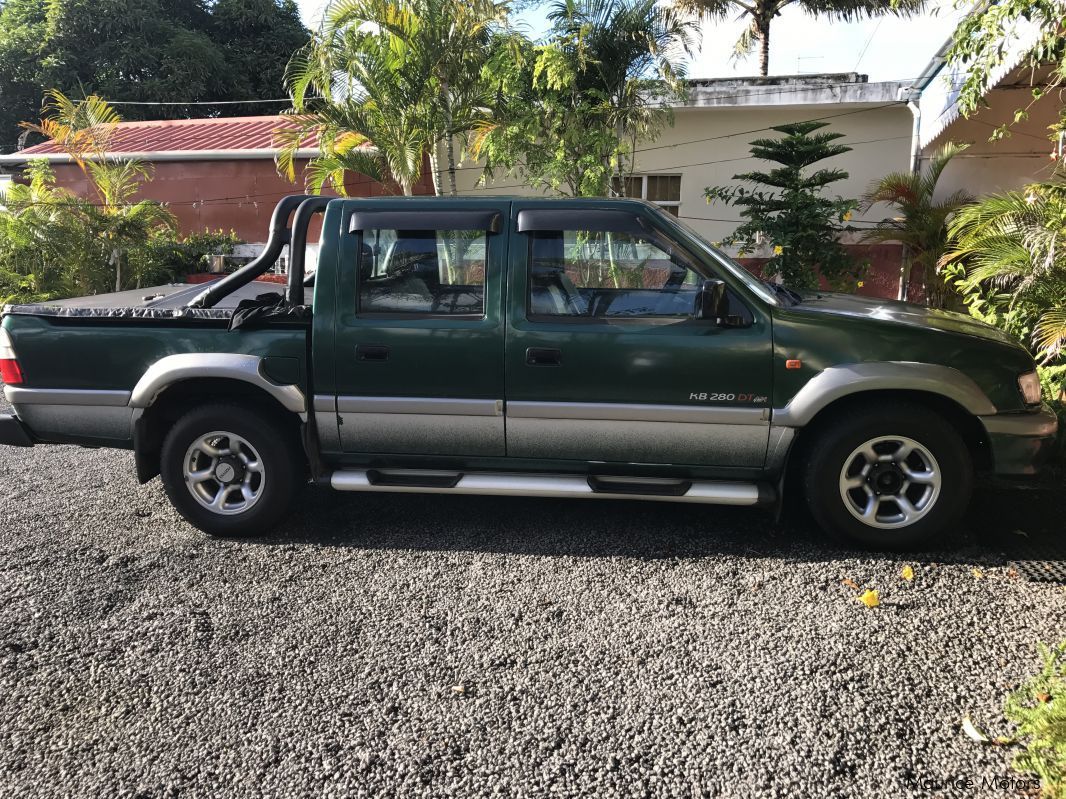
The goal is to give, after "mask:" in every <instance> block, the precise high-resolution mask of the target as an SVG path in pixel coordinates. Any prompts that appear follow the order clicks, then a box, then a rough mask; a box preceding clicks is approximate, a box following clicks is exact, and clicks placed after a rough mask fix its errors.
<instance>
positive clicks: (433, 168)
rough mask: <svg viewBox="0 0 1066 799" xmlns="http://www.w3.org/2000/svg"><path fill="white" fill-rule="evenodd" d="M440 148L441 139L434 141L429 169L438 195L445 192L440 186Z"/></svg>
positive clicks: (434, 190) (430, 149) (430, 150)
mask: <svg viewBox="0 0 1066 799" xmlns="http://www.w3.org/2000/svg"><path fill="white" fill-rule="evenodd" d="M439 149H440V142H439V141H435V142H433V144H432V146H431V147H430V148H429V171H430V174H431V176H432V178H433V193H434V194H435V195H436V196H438V197H440V196H441V194H443V192H442V191H441V188H440V168H439V165H440V156H439V155H438V153H437V150H439Z"/></svg>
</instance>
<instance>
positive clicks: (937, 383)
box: [0, 196, 1057, 548]
mask: <svg viewBox="0 0 1066 799" xmlns="http://www.w3.org/2000/svg"><path fill="white" fill-rule="evenodd" d="M319 214H321V215H322V217H321V231H322V232H321V236H320V242H319V253H318V262H317V268H316V269H315V270H313V273H312V272H311V270H307V269H305V263H304V261H305V248H306V243H307V231H308V227H309V224H310V223H311V222H312V220H314V221H315V222H316V223H317V222H318V221H319V220H318V217H317V215H319ZM286 245H288V246H289V248H290V250H289V251H290V252H291V257H290V264H289V270H288V284H287V285H284V286H281V285H278V286H277V287H276V291H275V293H270V292H265V291H263V286H264V285H267V284H264V283H262V282H260V283H254V282H253V281H254V279H255V278H256V277H258V276H260V275H262V274H263V273H264V272H265V271H266V270H267V269H269V268H271V267H272V266H274V265H275V263H276V262H277V260H278V258H279V256H280V255H281V254H282V252H283V248H284V247H285V246H286ZM142 293H143V292H142ZM0 367H2V370H3V371H2V377H3V382H4V384H5V385H4V393H5V396H6V399H7V401H8V402H9V403H10V404H11V406H12V407H13V409H14V415H5V416H0V443H3V444H8V445H15V446H34V445H39V444H78V445H82V446H87V447H113V448H122V449H128V450H132V452H133V456H134V463H135V466H136V473H137V477H138V478H139V479H140V480H141V481H142V482H147V481H149V480H152V479H154V478H155V477H156V476H161V478H162V482H163V486H164V488H165V490H166V493H167V495H168V497H169V499H170V501H171V502H172V503H173V505H174V506H175V508H176V509H177V510H178V511H179V512H180V513H181V515H182V516H184V518H185V519H187V520H188V521H189V522H190V523H191V524H193V525H195V526H196V527H198V528H200V529H201V530H203V531H206V532H207V533H211V534H214V535H247V534H258V533H261V532H262V531H264V530H266V529H267V528H269V527H270V526H272V525H274V524H276V523H277V522H278V521H279V520H280V519H282V518H283V517H284V514H285V512H286V509H287V508H288V507H289V505H290V502H291V500H292V498H293V495H294V492H295V491H297V490H298V488H299V486H300V484H301V483H306V482H308V481H316V482H320V483H324V484H327V485H329V486H331V487H332V488H334V489H336V490H338V491H389V492H417V493H426V492H432V493H440V494H490V495H514V496H538V497H577V498H586V499H611V498H614V499H618V498H622V499H630V500H633V499H642V500H659V501H663V502H687V503H707V504H715V503H717V504H724V505H750V506H756V505H768V506H771V507H774V506H778V505H779V504H780V503H781V502H782V498H783V497H785V496H786V495H788V496H789V497H792V496H795V497H800V496H802V497H804V498H805V501H806V503H807V504H808V505H809V508H810V512H811V513H812V514H813V517H814V519H815V520H816V521H817V522H818V523H819V524H820V526H822V527H823V528H824V529H826V530H827V531H829V532H831V533H833V534H836V535H838V536H843V537H846V538H848V539H850V540H852V541H853V542H857V543H858V544H860V545H865V546H871V547H879V548H905V547H912V546H914V545H917V544H920V543H922V542H924V541H925V540H927V539H929V538H930V537H932V536H934V535H936V534H937V533H939V532H941V531H943V530H945V528H947V527H949V526H950V525H952V524H954V523H956V522H957V521H958V520H959V519H960V517H961V515H962V514H963V512H964V510H965V509H966V506H967V503H968V501H969V498H970V494H971V490H972V486H973V484H974V480H975V475H976V474H978V473H981V472H985V473H994V474H998V475H1030V474H1033V473H1034V472H1035V471H1036V470H1037V468H1038V466H1039V464H1040V463H1041V461H1042V459H1043V458H1044V456H1045V455H1046V454H1047V453H1048V451H1049V450H1050V447H1051V445H1052V443H1053V441H1054V438H1055V435H1056V426H1057V425H1056V419H1055V416H1054V414H1052V413H1051V412H1050V410H1049V409H1048V408H1047V407H1046V406H1045V405H1042V403H1041V394H1040V384H1039V381H1038V380H1037V375H1036V371H1035V365H1034V362H1033V358H1032V357H1031V355H1030V354H1029V353H1028V352H1027V351H1026V350H1025V349H1024V348H1023V347H1022V346H1020V345H1019V344H1018V343H1017V342H1015V341H1014V340H1012V339H1011V338H1009V337H1007V336H1006V335H1004V334H1003V333H1001V332H999V331H997V330H995V329H993V328H991V327H988V326H986V325H984V324H981V323H979V322H977V321H974V320H973V319H970V318H968V317H966V316H962V315H959V314H953V313H945V312H941V311H936V310H930V309H928V308H924V307H921V306H918V305H912V304H906V303H898V302H888V301H880V300H872V299H869V298H866V297H858V296H849V295H843V294H836V293H826V292H796V291H792V290H790V289H788V288H787V287H784V286H780V285H775V284H773V283H767V282H763V281H760V280H758V279H756V278H755V277H754V276H753V275H752V274H750V273H749V272H747V271H746V270H745V269H744V268H742V267H741V266H739V265H738V264H736V263H735V262H734V261H732V260H731V259H730V258H729V257H727V256H726V255H725V254H724V253H722V252H721V251H719V250H718V249H716V248H714V247H713V246H711V245H710V244H708V243H707V242H706V241H704V240H703V239H702V238H700V237H699V236H698V235H696V234H695V233H694V232H692V231H691V230H689V229H688V228H687V227H685V226H684V225H683V224H682V223H681V222H680V221H679V220H678V219H676V218H675V217H674V216H672V215H671V214H669V213H667V212H666V211H664V210H663V209H661V208H657V207H655V206H654V205H650V204H647V203H644V202H640V201H634V200H562V199H524V198H500V197H491V198H484V197H482V198H462V199H452V198H447V199H444V198H425V199H416V198H385V199H336V198H334V199H330V198H322V197H309V196H294V197H289V198H285V199H284V200H283V201H282V202H281V203H280V204H279V206H278V207H277V209H276V210H275V213H274V218H273V220H272V223H271V230H270V237H269V240H268V243H267V246H266V249H265V250H264V252H263V253H262V255H261V256H260V257H259V258H257V259H256V260H255V261H253V262H252V263H250V264H248V265H247V266H245V267H243V268H242V269H240V270H238V271H237V272H235V273H233V274H231V275H229V276H227V277H225V278H223V279H221V280H218V281H216V282H214V283H209V284H207V286H206V288H205V287H203V286H200V287H194V288H192V289H189V288H184V289H181V290H178V291H173V292H171V293H168V292H166V291H164V292H162V293H160V294H158V295H149V296H148V297H147V298H145V299H144V300H143V301H135V300H131V298H130V297H129V295H128V293H127V294H125V295H116V296H115V297H111V298H108V297H98V298H89V299H87V300H84V301H80V302H74V303H62V304H59V305H56V306H47V307H46V306H13V307H7V308H5V309H4V311H3V317H2V321H0Z"/></svg>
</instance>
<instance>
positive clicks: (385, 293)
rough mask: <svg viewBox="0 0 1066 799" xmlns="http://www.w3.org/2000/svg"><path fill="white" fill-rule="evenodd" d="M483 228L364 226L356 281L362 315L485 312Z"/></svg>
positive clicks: (478, 315) (477, 314)
mask: <svg viewBox="0 0 1066 799" xmlns="http://www.w3.org/2000/svg"><path fill="white" fill-rule="evenodd" d="M488 235H489V234H488V233H487V232H486V231H484V230H385V229H379V230H365V231H363V233H362V245H361V248H360V254H359V276H358V280H357V283H356V285H357V287H358V288H357V291H358V304H357V313H358V314H359V315H360V316H376V315H389V316H393V315H397V314H399V315H418V316H431V317H433V316H444V317H452V316H463V317H474V318H481V317H483V316H484V315H485V265H486V253H487V246H488Z"/></svg>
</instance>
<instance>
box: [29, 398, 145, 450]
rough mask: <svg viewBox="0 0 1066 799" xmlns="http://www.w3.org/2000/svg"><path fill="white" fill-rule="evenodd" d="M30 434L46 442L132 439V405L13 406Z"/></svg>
mask: <svg viewBox="0 0 1066 799" xmlns="http://www.w3.org/2000/svg"><path fill="white" fill-rule="evenodd" d="M15 412H16V413H17V414H18V417H19V419H21V420H22V421H23V422H24V423H25V424H26V426H27V427H29V428H30V430H32V431H33V434H34V435H35V436H36V437H37V438H39V439H43V440H46V441H53V440H54V441H66V440H69V439H75V440H79V439H91V440H94V441H100V442H101V443H110V442H127V441H131V440H132V439H133V408H129V407H120V406H113V405H112V406H109V405H39V404H35V403H30V404H19V405H15Z"/></svg>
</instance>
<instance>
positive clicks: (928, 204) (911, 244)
mask: <svg viewBox="0 0 1066 799" xmlns="http://www.w3.org/2000/svg"><path fill="white" fill-rule="evenodd" d="M968 146H969V145H966V144H956V143H954V142H949V143H948V144H946V145H944V146H943V147H941V148H940V149H939V150H938V151H937V152H936V153H935V154H934V155H933V157H932V160H931V161H930V162H929V167H928V169H927V170H926V171H925V172H924V174H923V173H922V172H891V173H889V174H887V175H885V176H884V177H883V178H881V179H880V180H876V181H874V182H873V183H872V184H870V188H869V189H867V191H866V194H865V195H863V198H862V210H863V211H864V212H866V211H869V210H870V208H871V207H873V206H874V205H876V204H877V203H885V204H886V205H891V206H892V207H893V208H894V209H895V210H896V216H894V217H891V218H889V219H885V220H883V221H882V222H880V223H879V224H878V225H877V227H876V228H874V229H873V230H870V231H868V232H867V233H866V235H865V236H864V240H865V241H867V242H871V243H885V242H890V241H898V242H900V243H901V244H903V269H902V272H901V276H900V284H899V298H900V299H901V300H902V299H906V297H907V288H908V286H909V284H910V278H911V274H912V272H913V271H914V269H915V267H917V268H918V272H919V274H921V275H922V278H923V279H924V281H925V298H926V302H928V304H929V305H931V306H933V307H934V308H943V307H944V306H945V305H946V304H947V302H948V300H949V299H950V296H951V294H952V292H951V290H950V289H949V288H948V286H947V284H946V283H945V282H944V281H943V280H942V279H940V278H939V277H938V275H937V264H938V263H939V261H940V259H941V257H942V256H943V255H944V250H945V248H946V246H947V237H948V230H947V225H948V222H949V221H950V220H951V218H952V217H953V216H954V215H955V214H956V213H958V211H959V209H960V208H962V207H963V206H964V205H966V204H967V203H969V202H971V201H972V198H971V197H970V195H969V194H967V193H966V192H964V191H957V192H955V193H954V194H951V195H950V196H948V197H946V198H944V199H943V200H940V201H937V200H935V199H934V195H935V194H936V186H937V183H938V182H939V180H940V176H941V174H943V172H944V168H945V167H946V166H947V165H948V163H949V162H950V161H951V159H952V158H954V157H955V156H956V155H958V154H959V153H961V152H962V151H963V150H965V149H966V148H967V147H968Z"/></svg>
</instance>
